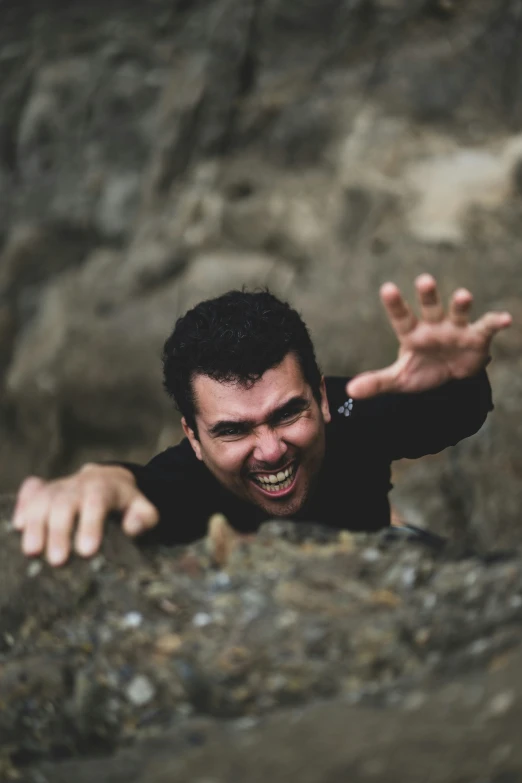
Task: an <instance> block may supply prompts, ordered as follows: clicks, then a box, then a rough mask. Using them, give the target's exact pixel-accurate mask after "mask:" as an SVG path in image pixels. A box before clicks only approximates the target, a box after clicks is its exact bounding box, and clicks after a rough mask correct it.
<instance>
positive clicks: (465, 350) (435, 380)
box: [348, 275, 511, 397]
mask: <svg viewBox="0 0 522 783" xmlns="http://www.w3.org/2000/svg"><path fill="white" fill-rule="evenodd" d="M416 289H417V294H418V298H419V302H420V310H421V318H420V319H419V318H417V316H416V315H415V314H414V313H413V311H412V310H411V309H410V307H409V306H408V305H407V303H406V302H405V301H404V299H403V297H402V295H401V293H400V291H399V289H398V288H397V287H396V286H395V285H393V284H392V283H386V284H385V285H384V286H383V287H382V288H381V299H382V302H383V304H384V307H385V309H386V312H387V315H388V318H389V320H390V324H391V326H392V328H393V330H394V331H395V334H396V335H397V338H398V341H399V354H398V358H397V361H395V362H394V363H393V364H392V365H390V366H389V367H386V368H385V369H383V370H375V371H372V372H367V373H362V374H361V375H359V376H357V377H356V378H355V379H354V380H353V381H351V382H350V384H349V385H348V393H349V394H350V395H351V396H353V397H371V396H373V395H375V394H380V393H382V392H388V391H394V392H418V391H424V390H426V389H431V388H434V387H436V386H440V385H441V384H442V383H445V382H446V381H449V380H451V379H452V378H466V377H468V376H471V375H474V374H475V373H477V372H478V371H479V370H480V369H481V368H482V367H484V366H485V364H486V362H487V359H488V356H489V348H490V344H491V340H492V339H493V337H494V335H495V334H496V333H497V332H498V331H499V330H500V329H505V328H506V327H507V326H509V325H510V323H511V316H510V315H509V314H508V313H493V312H490V313H486V314H485V315H484V316H482V318H480V319H479V320H478V321H476V322H475V323H469V311H470V308H471V303H472V296H471V294H470V293H469V291H466V290H465V289H459V290H458V291H456V292H455V293H454V294H453V296H452V298H451V301H450V306H449V309H448V312H447V313H446V312H445V311H444V309H443V307H442V304H441V302H440V299H439V295H438V291H437V285H436V283H435V280H434V279H433V278H432V277H431V276H430V275H421V276H420V277H419V278H418V279H417V281H416Z"/></svg>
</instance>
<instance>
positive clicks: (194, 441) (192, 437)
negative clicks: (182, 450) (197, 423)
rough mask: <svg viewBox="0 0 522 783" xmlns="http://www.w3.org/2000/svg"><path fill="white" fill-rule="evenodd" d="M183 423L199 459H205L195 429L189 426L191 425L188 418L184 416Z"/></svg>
mask: <svg viewBox="0 0 522 783" xmlns="http://www.w3.org/2000/svg"><path fill="white" fill-rule="evenodd" d="M181 425H182V427H183V432H184V433H185V435H186V436H187V438H188V440H189V443H190V445H191V446H192V448H193V450H194V454H195V455H196V457H197V458H198V459H200V460H201V461H203V457H202V456H201V444H200V442H199V440H198V439H197V438H196V436H195V435H194V430H193V429H191V427H189V425H188V424H187V420H186V419H185V417H184V416H183V417H182V419H181Z"/></svg>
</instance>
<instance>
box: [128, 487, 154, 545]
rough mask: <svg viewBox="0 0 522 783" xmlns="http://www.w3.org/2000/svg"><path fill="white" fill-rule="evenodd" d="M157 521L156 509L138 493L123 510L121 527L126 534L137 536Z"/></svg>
mask: <svg viewBox="0 0 522 783" xmlns="http://www.w3.org/2000/svg"><path fill="white" fill-rule="evenodd" d="M158 522H159V512H158V509H157V508H156V506H153V505H152V503H150V501H148V500H147V498H146V497H145V496H144V495H142V494H141V493H140V494H138V495H137V496H136V497H135V498H134V500H133V501H132V503H131V504H130V505H129V507H128V509H127V511H126V512H125V515H124V517H123V523H122V527H123V531H124V532H125V533H126V534H127V535H128V536H139V535H140V534H141V533H145V532H146V531H147V530H150V529H151V528H152V527H154V526H155V525H157V524H158Z"/></svg>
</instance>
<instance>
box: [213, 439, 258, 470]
mask: <svg viewBox="0 0 522 783" xmlns="http://www.w3.org/2000/svg"><path fill="white" fill-rule="evenodd" d="M248 453H249V452H248V448H247V447H246V446H245V444H241V442H240V441H238V442H237V443H226V444H221V446H220V447H219V448H218V449H215V450H214V453H213V455H212V464H213V465H214V467H215V468H216V469H217V470H219V471H220V472H221V473H229V474H233V473H238V472H239V471H240V470H241V469H242V467H243V465H244V463H245V460H246V458H247V456H248Z"/></svg>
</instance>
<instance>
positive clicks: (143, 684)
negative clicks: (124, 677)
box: [125, 674, 156, 707]
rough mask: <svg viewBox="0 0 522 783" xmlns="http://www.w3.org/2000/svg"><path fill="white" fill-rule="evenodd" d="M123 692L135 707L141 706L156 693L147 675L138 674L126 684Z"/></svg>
mask: <svg viewBox="0 0 522 783" xmlns="http://www.w3.org/2000/svg"><path fill="white" fill-rule="evenodd" d="M125 694H126V696H127V698H128V700H129V701H130V702H131V704H134V706H136V707H143V706H144V705H145V704H148V703H149V702H150V701H152V699H153V698H154V696H155V694H156V689H155V688H154V685H153V684H152V683H151V681H150V680H149V678H148V677H145V675H143V674H138V675H136V677H134V678H133V679H132V680H131V681H130V683H129V684H128V685H127V687H126V689H125Z"/></svg>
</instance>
